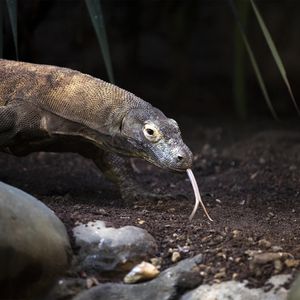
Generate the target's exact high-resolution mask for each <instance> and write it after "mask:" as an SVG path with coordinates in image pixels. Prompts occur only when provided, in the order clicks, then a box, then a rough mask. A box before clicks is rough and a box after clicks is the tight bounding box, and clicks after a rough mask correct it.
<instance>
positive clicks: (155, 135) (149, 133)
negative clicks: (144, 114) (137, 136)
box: [143, 123, 161, 143]
mask: <svg viewBox="0 0 300 300" xmlns="http://www.w3.org/2000/svg"><path fill="white" fill-rule="evenodd" d="M143 133H144V136H145V138H146V139H147V140H149V141H150V142H152V143H156V142H158V141H159V140H160V139H161V133H160V132H159V130H158V129H157V128H156V126H155V125H154V124H152V123H146V124H145V125H144V128H143Z"/></svg>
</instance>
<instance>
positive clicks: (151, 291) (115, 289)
mask: <svg viewBox="0 0 300 300" xmlns="http://www.w3.org/2000/svg"><path fill="white" fill-rule="evenodd" d="M201 262H202V255H201V254H199V255H197V256H195V257H193V258H189V259H185V260H182V261H180V262H179V263H178V264H177V265H176V266H174V267H172V268H169V269H167V270H165V271H163V272H162V273H161V274H160V275H159V276H158V277H156V278H155V279H153V280H151V281H148V282H144V283H139V284H120V283H105V284H101V285H99V286H97V287H94V288H91V289H90V290H86V291H84V292H82V293H80V294H79V295H78V296H77V297H75V298H74V299H73V300H107V299H110V300H120V299H122V300H132V299H139V300H149V299H151V300H171V299H178V295H180V294H182V293H184V292H185V291H188V290H190V289H193V288H195V287H196V286H198V285H199V284H200V283H201V280H202V277H201V276H200V272H199V268H198V265H199V264H200V263H201ZM206 300H208V299H206Z"/></svg>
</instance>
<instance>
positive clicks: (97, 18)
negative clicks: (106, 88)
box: [85, 0, 114, 83]
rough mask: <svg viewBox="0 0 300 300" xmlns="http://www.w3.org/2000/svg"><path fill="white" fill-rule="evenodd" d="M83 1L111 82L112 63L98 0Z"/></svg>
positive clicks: (112, 81)
mask: <svg viewBox="0 0 300 300" xmlns="http://www.w3.org/2000/svg"><path fill="white" fill-rule="evenodd" d="M85 3H86V6H87V8H88V11H89V14H90V18H91V20H92V23H93V26H94V29H95V31H96V35H97V39H98V43H99V45H100V48H101V52H102V55H103V59H104V64H105V67H106V71H107V74H108V78H109V81H110V82H111V83H114V76H113V69H112V63H111V58H110V54H109V47H108V42H107V37H106V30H105V23H104V19H103V14H102V8H101V4H100V0H85Z"/></svg>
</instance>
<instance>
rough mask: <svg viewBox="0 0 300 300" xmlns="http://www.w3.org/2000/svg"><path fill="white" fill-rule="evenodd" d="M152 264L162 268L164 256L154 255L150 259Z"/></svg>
mask: <svg viewBox="0 0 300 300" xmlns="http://www.w3.org/2000/svg"><path fill="white" fill-rule="evenodd" d="M150 261H151V264H152V265H153V266H155V267H156V268H157V269H160V267H161V264H162V258H161V257H153V258H151V259H150Z"/></svg>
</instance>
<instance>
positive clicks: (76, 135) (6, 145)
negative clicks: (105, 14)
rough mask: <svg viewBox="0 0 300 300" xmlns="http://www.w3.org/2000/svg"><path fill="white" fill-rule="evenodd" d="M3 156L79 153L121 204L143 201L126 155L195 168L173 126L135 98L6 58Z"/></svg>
mask: <svg viewBox="0 0 300 300" xmlns="http://www.w3.org/2000/svg"><path fill="white" fill-rule="evenodd" d="M0 151H2V152H6V153H11V154H14V155H27V154H29V153H31V152H36V151H51V152H75V153H79V154H81V155H82V156H84V157H87V158H89V159H92V160H93V161H94V162H95V163H96V165H97V166H98V167H99V168H100V169H101V171H102V172H103V173H104V175H105V176H106V177H107V178H109V179H110V180H112V181H113V182H115V183H116V184H117V185H118V186H119V188H120V191H121V195H122V197H123V198H124V199H132V198H138V197H140V196H141V197H142V196H145V193H144V191H142V189H141V188H140V187H138V186H137V184H136V183H135V181H134V178H133V174H132V173H133V172H132V170H130V168H131V166H130V163H129V161H128V159H126V156H129V157H138V158H142V159H144V160H146V161H148V162H150V163H152V164H154V165H156V166H159V167H162V168H164V169H168V170H174V171H185V170H186V169H187V168H190V167H191V164H192V153H191V151H190V150H189V148H188V147H187V146H186V145H185V144H184V143H183V141H182V138H181V134H180V130H179V128H178V125H177V123H176V121H174V120H173V119H169V118H167V117H166V116H165V115H164V114H163V113H162V112H161V111H160V110H158V109H157V108H155V107H153V106H152V105H151V104H149V103H148V102H146V101H144V100H142V99H140V98H138V97H137V96H135V95H134V94H131V93H129V92H127V91H125V90H123V89H121V88H119V87H117V86H115V85H112V84H109V83H107V82H104V81H102V80H100V79H97V78H94V77H92V76H89V75H86V74H82V73H80V72H78V71H74V70H71V69H66V68H60V67H56V66H47V65H38V64H31V63H24V62H16V61H8V60H2V59H0ZM151 195H152V194H151V193H149V195H146V197H149V196H151Z"/></svg>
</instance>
